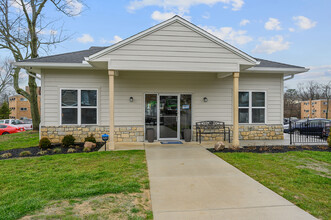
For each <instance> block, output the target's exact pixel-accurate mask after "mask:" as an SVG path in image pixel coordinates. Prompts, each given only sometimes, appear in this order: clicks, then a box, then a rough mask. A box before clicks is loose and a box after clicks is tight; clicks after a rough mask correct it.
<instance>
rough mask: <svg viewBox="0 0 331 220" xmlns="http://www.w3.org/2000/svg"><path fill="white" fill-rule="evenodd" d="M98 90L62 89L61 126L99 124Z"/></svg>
mask: <svg viewBox="0 0 331 220" xmlns="http://www.w3.org/2000/svg"><path fill="white" fill-rule="evenodd" d="M97 100H98V91H97V90H96V89H61V124H70V125H74V124H77V125H90V124H98V117H97V110H98V102H97Z"/></svg>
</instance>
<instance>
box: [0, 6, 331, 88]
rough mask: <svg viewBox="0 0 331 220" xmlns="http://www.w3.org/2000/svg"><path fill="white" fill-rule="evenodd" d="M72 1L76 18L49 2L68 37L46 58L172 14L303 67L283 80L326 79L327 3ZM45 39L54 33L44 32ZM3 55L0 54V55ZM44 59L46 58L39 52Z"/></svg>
mask: <svg viewBox="0 0 331 220" xmlns="http://www.w3.org/2000/svg"><path fill="white" fill-rule="evenodd" d="M85 3H86V5H87V6H88V7H86V6H84V5H81V4H80V3H78V2H76V1H75V0H71V6H72V10H73V11H75V12H80V11H81V15H79V16H76V17H65V16H63V15H61V14H59V13H58V12H56V11H55V10H54V8H53V7H51V5H50V4H49V5H48V6H47V8H46V12H47V18H49V19H59V20H60V24H61V25H62V24H63V27H64V29H65V30H66V33H68V34H71V38H70V39H69V40H68V41H66V42H64V43H61V44H60V45H58V46H57V48H55V49H53V50H52V51H51V52H50V54H57V53H63V52H71V51H75V50H82V49H87V48H89V47H90V46H108V45H111V44H113V43H116V42H118V41H120V40H122V39H125V38H127V37H130V36H132V35H134V34H136V33H138V32H140V31H143V30H145V29H147V28H149V27H151V26H153V25H155V24H157V23H159V22H162V21H163V20H165V19H168V18H170V17H172V16H174V15H175V14H178V15H180V16H182V17H184V18H185V19H188V20H189V21H191V22H192V23H194V24H196V25H198V26H200V27H202V28H204V29H206V30H207V31H209V32H211V33H212V34H214V35H216V36H217V37H219V38H221V39H223V40H225V41H226V42H228V43H230V44H232V45H234V46H236V47H238V48H239V49H241V50H243V51H244V52H246V53H248V54H250V55H251V56H253V57H259V58H263V59H268V60H273V61H278V62H284V63H289V64H294V65H299V66H304V67H308V68H310V69H311V70H310V71H309V72H308V73H304V74H300V75H297V76H296V77H295V79H293V80H289V81H286V83H285V86H286V87H287V88H295V86H296V84H297V83H298V82H302V81H307V80H319V81H327V80H331V12H330V8H331V0H314V1H313V0H178V1H177V0H133V1H124V0H121V1H109V0H98V1H88V0H85ZM43 34H44V35H50V34H59V33H58V30H57V29H51V28H50V29H47V30H44V31H43ZM6 55H7V54H6V53H4V52H3V51H0V56H2V57H4V56H6ZM42 55H45V54H42Z"/></svg>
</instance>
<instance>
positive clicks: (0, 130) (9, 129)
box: [0, 124, 25, 135]
mask: <svg viewBox="0 0 331 220" xmlns="http://www.w3.org/2000/svg"><path fill="white" fill-rule="evenodd" d="M21 131H25V129H24V128H23V127H13V126H10V125H5V124H0V135H4V134H13V133H17V132H21Z"/></svg>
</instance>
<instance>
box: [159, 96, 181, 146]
mask: <svg viewBox="0 0 331 220" xmlns="http://www.w3.org/2000/svg"><path fill="white" fill-rule="evenodd" d="M178 106H179V98H178V95H160V96H159V129H158V130H159V139H167V140H169V139H179V123H178V122H179V120H178V116H179V115H178Z"/></svg>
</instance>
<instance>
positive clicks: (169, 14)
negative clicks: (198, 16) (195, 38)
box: [151, 11, 191, 22]
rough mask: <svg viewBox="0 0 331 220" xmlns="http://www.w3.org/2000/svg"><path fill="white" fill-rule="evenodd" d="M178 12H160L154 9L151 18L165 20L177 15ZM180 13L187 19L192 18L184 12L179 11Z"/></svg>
mask: <svg viewBox="0 0 331 220" xmlns="http://www.w3.org/2000/svg"><path fill="white" fill-rule="evenodd" d="M175 15H176V13H175V12H160V11H154V12H153V13H152V15H151V18H152V19H153V20H155V21H158V22H161V21H164V20H167V19H169V18H172V17H173V16H175ZM179 15H180V16H181V17H183V18H185V19H186V20H189V21H190V20H191V17H190V16H187V15H184V13H179Z"/></svg>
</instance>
